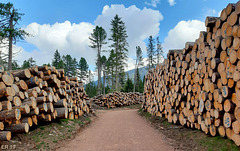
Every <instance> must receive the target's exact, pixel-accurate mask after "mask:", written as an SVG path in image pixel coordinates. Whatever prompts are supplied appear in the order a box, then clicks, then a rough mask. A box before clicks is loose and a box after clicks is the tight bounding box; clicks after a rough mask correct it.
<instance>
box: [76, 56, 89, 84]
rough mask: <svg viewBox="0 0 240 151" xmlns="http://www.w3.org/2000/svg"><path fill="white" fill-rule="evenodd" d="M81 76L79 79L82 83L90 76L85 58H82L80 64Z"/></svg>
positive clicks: (79, 75)
mask: <svg viewBox="0 0 240 151" xmlns="http://www.w3.org/2000/svg"><path fill="white" fill-rule="evenodd" d="M78 69H79V74H78V77H79V78H80V80H81V81H86V80H87V75H88V64H87V61H86V59H85V58H83V57H81V59H80V60H79V63H78Z"/></svg>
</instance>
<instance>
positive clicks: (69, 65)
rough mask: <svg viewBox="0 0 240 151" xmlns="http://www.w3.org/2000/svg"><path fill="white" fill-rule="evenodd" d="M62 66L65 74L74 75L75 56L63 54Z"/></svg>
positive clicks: (75, 66)
mask: <svg viewBox="0 0 240 151" xmlns="http://www.w3.org/2000/svg"><path fill="white" fill-rule="evenodd" d="M62 60H63V67H64V71H65V74H66V75H67V76H75V75H76V69H77V60H76V58H72V57H71V56H70V55H68V54H67V55H66V56H65V55H63V57H62Z"/></svg>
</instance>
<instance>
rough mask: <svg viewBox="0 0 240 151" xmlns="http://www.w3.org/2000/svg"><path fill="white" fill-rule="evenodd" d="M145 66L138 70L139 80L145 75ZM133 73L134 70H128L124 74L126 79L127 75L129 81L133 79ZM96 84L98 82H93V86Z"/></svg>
mask: <svg viewBox="0 0 240 151" xmlns="http://www.w3.org/2000/svg"><path fill="white" fill-rule="evenodd" d="M147 71H148V70H147V66H145V67H142V68H139V73H140V75H141V79H143V77H144V76H145V75H146V74H147ZM134 73H135V69H132V70H128V71H127V72H126V78H127V75H129V78H130V79H132V80H133V79H134ZM102 80H103V77H102ZM97 83H98V80H96V81H94V84H95V85H97Z"/></svg>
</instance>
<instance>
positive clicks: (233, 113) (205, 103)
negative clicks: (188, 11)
mask: <svg viewBox="0 0 240 151" xmlns="http://www.w3.org/2000/svg"><path fill="white" fill-rule="evenodd" d="M239 16H240V2H238V3H237V4H229V5H228V6H227V7H226V8H224V9H223V10H222V12H221V16H220V17H207V18H206V20H205V25H206V28H207V31H202V32H200V36H199V38H198V39H197V40H196V41H195V42H187V43H186V45H185V48H184V49H182V50H170V51H169V53H168V55H167V59H166V60H165V61H164V63H163V64H162V65H157V67H156V69H154V70H151V71H149V73H148V75H146V79H145V90H144V95H145V100H144V102H143V106H142V107H143V109H144V110H146V111H148V112H149V113H151V114H152V115H156V116H160V117H166V118H167V119H168V121H169V122H171V123H172V122H173V123H175V124H181V125H183V126H187V127H190V128H194V129H199V130H200V129H201V130H202V131H203V132H204V133H206V134H209V135H212V136H216V135H217V134H219V135H220V136H222V137H228V138H229V139H231V140H233V141H234V142H235V143H236V145H238V146H240V135H239V132H240V26H239V22H240V20H239Z"/></svg>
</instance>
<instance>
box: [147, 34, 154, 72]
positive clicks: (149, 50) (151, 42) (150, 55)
mask: <svg viewBox="0 0 240 151" xmlns="http://www.w3.org/2000/svg"><path fill="white" fill-rule="evenodd" d="M154 44H155V41H154V39H153V37H152V36H149V38H148V45H147V55H148V69H151V68H153V67H154V64H155V60H154V55H155V45H154Z"/></svg>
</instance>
